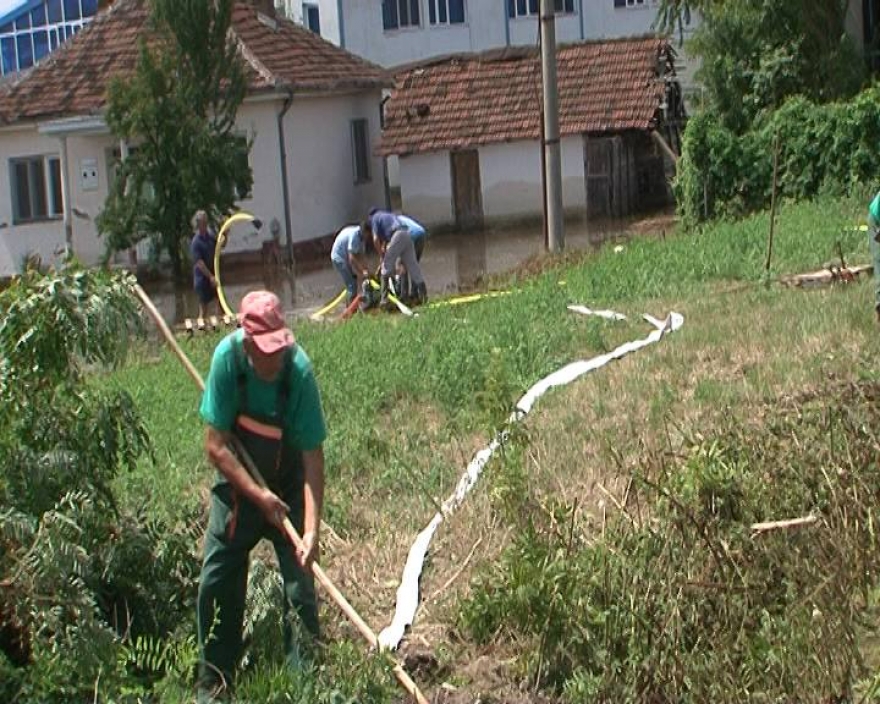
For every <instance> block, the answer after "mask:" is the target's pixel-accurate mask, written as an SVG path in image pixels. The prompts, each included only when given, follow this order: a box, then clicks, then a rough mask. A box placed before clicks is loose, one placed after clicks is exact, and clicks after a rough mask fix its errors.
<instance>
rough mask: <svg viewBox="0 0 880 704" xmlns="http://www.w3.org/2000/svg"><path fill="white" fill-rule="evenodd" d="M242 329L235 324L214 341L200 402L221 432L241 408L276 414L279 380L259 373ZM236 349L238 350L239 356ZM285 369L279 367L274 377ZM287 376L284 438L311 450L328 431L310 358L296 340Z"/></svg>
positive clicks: (258, 413) (258, 414) (205, 415)
mask: <svg viewBox="0 0 880 704" xmlns="http://www.w3.org/2000/svg"><path fill="white" fill-rule="evenodd" d="M243 335H244V332H243V331H242V330H236V331H235V332H233V333H231V334H229V335H227V336H226V337H225V338H223V340H221V342H220V344H219V345H217V349H215V350H214V358H213V359H212V360H211V372H210V373H209V374H208V379H207V381H206V382H205V393H204V394H202V403H201V406H200V408H199V413H200V415H201V416H202V419H203V420H204V421H205V422H206V423H208V424H209V425H211V426H213V427H215V428H217V430H222V431H224V432H229V431H230V430H232V426H233V423H234V422H235V418H236V416H238V414H239V413H247V415H251V416H254V417H256V418H263V419H277V417H278V390H279V384H278V380H276V381H275V382H266V381H262V380H261V379H259V378H258V377H257V375H256V374H255V373H254V370H253V368H252V367H251V365H250V364H249V363H248V359H247V355H246V354H245V353H244V350H243V348H242V345H241V340H242V337H243ZM236 349H237V350H238V352H239V354H238V360H236ZM241 372H244V375H245V379H246V381H245V385H246V386H245V388H246V395H247V403H248V408H247V409H243V408H240V405H241V399H240V398H239V396H240V395H241V394H240V391H239V387H238V379H239V374H240V373H241ZM283 375H284V372H283V371H282V372H281V375H279V377H278V379H279V380H280V379H281V378H282V377H283ZM288 376H289V380H290V391H289V394H288V400H287V408H286V411H285V413H284V423H283V428H284V441H285V443H288V444H290V445H292V446H293V447H296V448H297V449H299V450H303V451H309V450H314V449H316V448H317V447H318V446H319V445H320V444H321V443H323V442H324V438H326V437H327V427H326V425H325V424H324V412H323V410H322V409H321V396H320V394H319V393H318V384H317V383H316V382H315V374H314V372H313V371H312V362H311V360H310V359H309V358H308V355H306V353H305V351H304V350H303V348H302V347H300V346H299V345H297V346H296V353H295V354H294V357H293V363H292V364H291V366H290V371H289V375H288ZM276 422H277V420H276Z"/></svg>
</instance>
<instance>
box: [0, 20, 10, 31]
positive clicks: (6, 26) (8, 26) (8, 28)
mask: <svg viewBox="0 0 880 704" xmlns="http://www.w3.org/2000/svg"><path fill="white" fill-rule="evenodd" d="M0 34H12V22H7V23H6V24H4V25H3V26H2V27H0Z"/></svg>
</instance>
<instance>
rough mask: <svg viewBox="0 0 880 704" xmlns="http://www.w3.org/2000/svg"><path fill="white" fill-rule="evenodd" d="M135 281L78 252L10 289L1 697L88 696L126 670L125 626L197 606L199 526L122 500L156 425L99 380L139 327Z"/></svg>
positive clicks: (4, 344) (0, 422) (135, 630)
mask: <svg viewBox="0 0 880 704" xmlns="http://www.w3.org/2000/svg"><path fill="white" fill-rule="evenodd" d="M133 281H134V280H133V279H132V278H130V277H128V276H127V275H123V274H114V273H108V272H104V271H84V270H82V269H79V268H78V267H76V266H75V265H72V264H71V265H68V266H65V267H64V268H63V269H61V270H60V271H52V272H49V273H47V274H45V275H43V274H40V273H39V272H36V271H29V272H27V273H26V274H25V275H24V276H23V277H21V278H19V279H16V280H15V281H14V282H13V283H12V284H11V285H10V286H9V287H8V288H6V289H5V290H4V291H2V292H0V700H2V701H40V702H56V701H58V702H62V701H85V700H86V699H88V700H91V699H92V698H93V694H94V688H95V683H96V681H97V680H98V679H100V681H101V684H102V686H104V687H109V688H113V687H115V686H116V685H118V684H119V683H120V682H122V681H124V680H125V679H126V678H128V677H129V673H128V672H127V668H128V665H127V664H126V663H125V662H124V661H121V660H120V659H119V657H118V655H119V653H120V652H121V650H120V648H121V647H122V645H123V643H124V639H125V638H126V637H137V636H138V635H140V634H142V633H144V632H146V633H151V634H156V635H158V636H165V635H166V634H167V633H169V632H170V631H172V629H174V628H176V627H178V624H180V623H181V620H182V618H183V616H182V615H183V614H184V613H188V612H190V611H191V608H192V607H191V604H190V603H189V601H190V600H191V595H192V593H193V589H192V585H193V582H194V579H195V571H196V569H197V561H196V560H195V559H194V557H193V556H192V555H191V552H192V540H191V538H190V536H188V535H186V534H183V533H181V532H180V531H179V530H177V531H175V530H174V529H173V528H172V527H171V526H168V525H162V524H161V523H159V522H158V521H157V520H156V519H152V518H150V516H148V515H139V514H137V513H136V514H135V515H132V514H131V513H127V512H125V511H122V510H121V509H120V508H119V507H118V506H117V504H116V501H115V500H114V494H113V483H114V479H115V478H116V477H117V476H118V474H119V473H120V472H121V471H124V470H130V469H132V468H134V466H135V464H136V462H137V461H138V458H139V457H140V456H141V455H143V454H144V453H145V452H148V451H149V449H150V444H149V439H148V437H147V432H146V428H145V427H144V425H143V423H142V421H141V418H140V415H139V414H138V412H137V409H136V408H135V405H134V402H133V400H132V398H131V396H130V395H129V394H128V393H125V392H123V391H109V390H106V389H103V388H102V387H101V386H100V385H99V384H95V383H93V381H92V380H93V378H94V376H95V374H96V373H97V372H99V371H100V370H102V369H105V368H109V367H111V366H113V365H115V364H117V363H119V362H121V361H122V360H123V358H124V356H125V354H126V350H127V346H128V341H129V340H130V339H132V338H133V337H134V336H136V335H137V334H138V333H139V331H140V329H141V322H140V317H139V315H138V311H137V304H136V302H135V299H134V297H133V295H132V291H131V285H132V283H133ZM185 519H186V517H185V516H184V520H185Z"/></svg>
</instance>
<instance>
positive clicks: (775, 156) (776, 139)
mask: <svg viewBox="0 0 880 704" xmlns="http://www.w3.org/2000/svg"><path fill="white" fill-rule="evenodd" d="M778 175H779V134H778V133H777V134H776V136H775V137H774V138H773V190H771V191H770V234H769V235H768V237H767V261H766V262H764V271H765V272H766V273H767V275H768V276H769V274H770V257H771V256H773V226H774V225H775V224H776V183H777V177H778Z"/></svg>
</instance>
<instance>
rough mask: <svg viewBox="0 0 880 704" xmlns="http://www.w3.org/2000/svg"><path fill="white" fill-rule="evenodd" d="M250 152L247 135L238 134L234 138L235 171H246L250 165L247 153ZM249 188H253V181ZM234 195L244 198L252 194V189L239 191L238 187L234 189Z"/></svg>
mask: <svg viewBox="0 0 880 704" xmlns="http://www.w3.org/2000/svg"><path fill="white" fill-rule="evenodd" d="M249 153H250V145H249V144H248V141H247V137H243V136H239V137H236V138H235V168H236V171H239V172H241V173H245V172H247V170H248V169H249V168H250V167H251V163H250V159H249V158H248V155H249ZM251 188H252V189H253V183H252V184H251ZM235 195H236V197H237V198H238V199H239V200H246V199H247V198H250V197H251V196H253V190H250V191H246V192H245V191H240V190H238V188H236V189H235Z"/></svg>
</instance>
